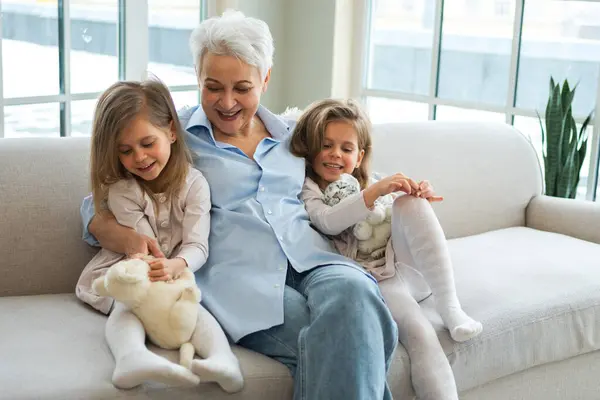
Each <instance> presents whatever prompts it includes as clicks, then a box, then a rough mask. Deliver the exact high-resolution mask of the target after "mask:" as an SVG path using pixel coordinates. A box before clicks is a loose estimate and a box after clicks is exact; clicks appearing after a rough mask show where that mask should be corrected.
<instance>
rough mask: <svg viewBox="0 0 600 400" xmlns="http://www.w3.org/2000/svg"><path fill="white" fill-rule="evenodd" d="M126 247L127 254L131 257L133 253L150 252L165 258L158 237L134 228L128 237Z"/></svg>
mask: <svg viewBox="0 0 600 400" xmlns="http://www.w3.org/2000/svg"><path fill="white" fill-rule="evenodd" d="M125 248H126V253H125V254H127V255H129V256H130V258H131V255H132V254H150V255H152V256H154V257H156V258H164V256H165V255H164V254H163V252H162V251H161V250H160V247H159V246H158V242H157V241H156V239H154V238H151V237H149V236H146V235H142V234H139V233H137V232H135V231H133V230H132V232H130V233H129V234H128V235H127V237H126V242H125ZM136 258H137V257H136Z"/></svg>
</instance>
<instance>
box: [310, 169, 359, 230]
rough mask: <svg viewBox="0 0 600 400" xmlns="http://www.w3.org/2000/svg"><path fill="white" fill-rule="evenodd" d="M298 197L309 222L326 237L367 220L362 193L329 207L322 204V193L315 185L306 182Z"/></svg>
mask: <svg viewBox="0 0 600 400" xmlns="http://www.w3.org/2000/svg"><path fill="white" fill-rule="evenodd" d="M300 197H301V200H302V201H303V202H304V206H305V207H306V211H307V212H308V216H309V218H310V222H312V223H313V225H314V226H315V227H316V228H317V229H318V230H319V231H320V232H321V233H324V234H326V235H339V234H340V233H342V232H343V231H344V230H345V229H347V228H349V227H351V226H352V225H354V224H356V223H357V222H359V221H362V220H364V219H365V218H367V215H368V214H369V209H368V208H367V206H366V204H365V199H364V198H363V192H360V193H356V194H354V195H352V196H350V197H347V198H345V199H344V200H342V201H340V202H339V203H338V204H336V205H335V206H333V207H331V206H328V205H327V204H325V203H324V202H323V193H322V192H321V190H320V189H319V188H318V186H317V185H316V183H314V182H312V181H308V180H307V182H306V183H305V184H304V188H303V189H302V193H301V195H300Z"/></svg>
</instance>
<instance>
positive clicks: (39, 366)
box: [0, 294, 412, 400]
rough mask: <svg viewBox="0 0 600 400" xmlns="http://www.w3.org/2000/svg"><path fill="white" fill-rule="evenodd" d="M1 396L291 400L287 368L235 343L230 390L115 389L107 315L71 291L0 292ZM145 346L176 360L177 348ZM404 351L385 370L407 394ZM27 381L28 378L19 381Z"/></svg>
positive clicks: (397, 390) (397, 391)
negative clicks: (241, 381) (236, 370)
mask: <svg viewBox="0 0 600 400" xmlns="http://www.w3.org/2000/svg"><path fill="white" fill-rule="evenodd" d="M0 315H2V316H3V318H4V320H3V324H2V328H1V329H0V354H1V355H2V361H3V362H1V363H0V388H2V389H1V390H0V398H2V399H11V400H19V399H23V400H25V399H27V400H29V399H34V398H43V399H56V400H64V399H118V398H127V399H147V398H148V397H149V396H151V397H152V398H153V399H163V398H164V399H167V400H172V399H173V398H176V399H182V400H185V399H194V400H197V399H199V398H202V399H208V400H213V399H242V398H243V399H256V400H266V399H291V398H292V391H293V387H292V379H291V377H290V374H289V371H288V369H287V368H286V367H285V366H284V365H283V364H280V363H278V362H276V361H274V360H271V359H269V358H268V357H265V356H262V355H260V354H257V353H255V352H252V351H249V350H246V349H244V348H241V347H238V346H234V352H235V353H236V355H237V356H238V357H239V359H240V363H241V367H242V371H243V373H244V377H245V380H246V382H245V387H244V390H243V391H242V392H240V393H237V394H235V395H227V394H226V393H225V392H223V391H222V390H221V389H220V388H219V387H218V386H217V385H216V384H214V383H211V384H200V385H199V386H198V387H197V388H194V389H179V388H167V387H166V386H164V385H161V384H151V383H148V384H144V385H142V386H140V387H138V388H135V389H132V390H118V389H116V388H114V387H113V385H112V383H111V376H112V372H113V369H114V360H113V358H112V355H111V353H110V350H109V349H108V346H107V345H106V341H105V339H104V326H105V323H106V317H105V316H104V315H102V314H100V313H98V312H96V311H94V310H92V309H91V308H90V307H88V306H86V305H84V304H82V303H81V302H80V301H78V300H77V299H76V297H75V296H74V295H71V294H58V295H38V296H19V297H16V296H15V297H2V298H0ZM150 348H151V349H152V350H153V351H154V352H156V353H158V354H160V355H162V356H164V357H166V358H168V359H170V360H171V361H173V362H177V361H178V353H177V352H175V351H166V350H162V349H158V348H156V347H154V346H150ZM407 365H408V355H407V354H406V352H405V351H404V350H403V349H400V350H399V351H397V352H396V355H395V360H394V363H393V365H392V369H391V371H390V375H389V381H390V387H391V388H392V391H393V393H394V398H397V399H404V398H410V396H411V394H412V388H411V386H410V384H409V379H410V375H409V370H408V368H407ZM24 382H27V384H26V385H24Z"/></svg>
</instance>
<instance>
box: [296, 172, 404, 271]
mask: <svg viewBox="0 0 600 400" xmlns="http://www.w3.org/2000/svg"><path fill="white" fill-rule="evenodd" d="M300 197H301V200H302V201H303V202H304V206H305V207H306V211H307V212H308V216H309V218H310V222H311V223H312V224H313V225H314V226H315V228H317V230H318V231H320V232H321V233H323V234H325V235H328V236H329V237H330V238H331V239H332V240H333V243H334V245H335V247H336V249H337V250H338V251H339V252H340V254H342V255H343V256H346V257H348V258H351V259H353V260H355V261H356V262H358V263H359V264H361V265H362V266H363V267H364V268H365V270H367V271H368V272H369V273H370V274H371V275H372V276H373V277H374V278H375V279H377V281H382V280H384V279H387V278H391V277H392V276H394V274H395V273H396V269H395V265H394V252H393V250H392V244H391V243H392V240H391V239H390V240H388V243H387V246H386V250H385V253H384V255H383V256H381V257H380V258H373V257H371V256H370V255H367V254H360V253H359V252H358V240H357V239H356V237H354V235H353V234H352V226H353V225H354V224H356V223H357V222H359V221H362V220H364V219H365V218H367V215H368V214H369V209H368V208H367V206H366V204H365V200H364V198H363V193H362V192H360V193H357V194H355V195H352V196H349V197H347V198H345V199H344V200H342V201H340V202H339V203H338V204H336V205H335V206H333V207H331V206H328V205H327V204H325V203H324V202H323V191H322V190H321V188H320V187H319V185H318V184H317V183H316V182H315V181H313V180H312V179H310V178H306V180H305V181H304V186H303V188H302V192H301V194H300Z"/></svg>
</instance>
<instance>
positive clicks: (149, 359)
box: [106, 302, 243, 392]
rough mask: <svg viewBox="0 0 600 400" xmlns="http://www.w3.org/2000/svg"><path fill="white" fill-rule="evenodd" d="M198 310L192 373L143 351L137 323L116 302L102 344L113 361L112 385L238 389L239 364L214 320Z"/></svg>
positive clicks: (143, 335) (141, 332)
mask: <svg viewBox="0 0 600 400" xmlns="http://www.w3.org/2000/svg"><path fill="white" fill-rule="evenodd" d="M198 306H199V313H198V322H197V324H196V329H195V331H194V334H193V335H192V339H191V343H192V345H193V346H194V348H195V350H196V353H197V354H198V355H199V356H200V357H202V358H203V359H202V360H197V359H195V360H193V361H192V370H191V371H190V370H188V369H186V368H184V367H182V366H181V365H178V364H175V363H173V362H171V361H169V360H167V359H165V358H163V357H161V356H159V355H157V354H154V353H153V352H151V351H150V350H148V348H147V347H146V333H145V331H144V327H143V325H142V323H141V321H140V320H139V319H138V318H137V317H136V316H135V315H134V314H133V313H132V312H131V311H129V310H128V309H127V308H126V307H125V306H124V305H123V304H121V303H119V302H116V303H115V307H114V310H113V311H112V313H111V314H110V316H109V317H108V321H107V323H106V341H107V342H108V346H109V348H110V350H111V352H112V354H113V356H114V358H115V362H116V367H115V371H114V373H113V383H114V385H115V386H116V387H118V388H121V389H130V388H133V387H135V386H138V385H140V384H142V383H143V382H144V381H157V382H161V383H165V384H167V385H172V386H195V385H197V384H198V383H200V382H217V383H218V384H219V385H220V386H221V387H222V388H223V390H225V391H227V392H237V391H239V390H241V389H242V386H243V377H242V373H241V371H240V367H239V362H238V359H237V358H236V356H235V355H234V354H233V352H232V351H231V347H230V346H229V343H228V341H227V338H226V337H225V334H224V333H223V330H222V329H221V326H220V325H219V324H218V322H217V321H216V319H215V318H214V317H213V316H212V315H211V314H210V313H209V312H208V311H206V310H205V309H204V307H202V306H201V305H198Z"/></svg>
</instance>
